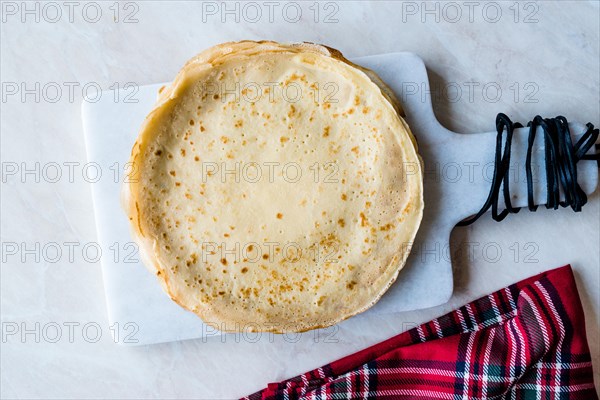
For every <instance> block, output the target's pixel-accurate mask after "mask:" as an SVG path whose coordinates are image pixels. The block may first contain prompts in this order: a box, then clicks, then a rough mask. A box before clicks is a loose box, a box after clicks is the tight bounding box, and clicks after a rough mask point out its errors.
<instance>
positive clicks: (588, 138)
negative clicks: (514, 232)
mask: <svg viewBox="0 0 600 400" xmlns="http://www.w3.org/2000/svg"><path fill="white" fill-rule="evenodd" d="M527 126H528V127H529V137H528V141H527V158H526V160H525V172H526V175H527V206H528V207H527V208H528V209H529V211H535V210H537V206H536V205H535V201H534V198H533V173H532V170H531V154H532V150H533V143H534V142H535V136H536V132H537V128H538V127H541V128H542V131H543V134H544V157H545V167H546V193H547V194H546V208H552V209H555V210H556V209H557V208H558V206H559V205H560V206H561V207H571V208H572V209H573V211H575V212H579V211H581V208H582V207H583V206H584V205H585V203H587V196H586V194H585V192H584V191H583V190H582V189H581V186H579V184H578V183H577V163H578V162H579V161H580V160H596V161H597V162H598V163H599V166H600V153H596V154H586V153H587V152H588V150H589V149H590V148H591V147H592V146H593V145H594V144H595V143H596V140H597V139H598V134H599V131H598V129H594V125H592V124H591V123H587V124H586V131H585V133H584V134H583V135H582V136H581V138H580V139H579V140H578V141H577V143H575V144H573V142H572V140H571V131H570V130H569V123H568V121H567V119H566V118H565V117H563V116H558V117H556V118H542V117H540V116H539V115H537V116H536V117H535V118H534V119H533V121H530V122H529V123H528V124H527ZM522 127H523V125H521V124H520V123H518V122H515V123H513V122H512V121H511V120H510V118H508V117H507V116H506V115H505V114H503V113H500V114H498V115H497V116H496V132H497V133H498V134H497V136H496V153H495V157H494V175H493V178H492V185H491V188H490V193H489V194H488V197H487V200H486V201H485V203H484V205H483V207H481V210H479V212H478V213H477V214H475V215H474V216H472V217H469V218H467V219H464V220H463V221H461V222H459V223H458V225H459V226H467V225H471V224H472V223H473V222H475V221H477V219H479V217H481V216H482V215H483V214H485V213H486V212H487V211H488V210H489V208H490V207H491V208H492V218H493V219H494V220H495V221H502V220H503V219H504V218H506V216H507V215H508V214H511V213H512V214H516V213H518V212H519V210H521V208H520V207H513V206H512V203H511V201H510V188H509V187H510V182H509V169H510V153H511V145H512V138H513V131H514V130H515V129H516V128H522ZM505 134H506V136H505ZM503 143H504V145H503ZM598 147H599V146H598V145H596V149H598ZM503 150H504V151H503ZM500 187H502V195H503V198H504V206H505V209H504V210H502V211H501V212H500V213H499V212H498V198H499V196H500ZM561 188H562V191H563V194H564V196H565V200H564V201H560V191H561Z"/></svg>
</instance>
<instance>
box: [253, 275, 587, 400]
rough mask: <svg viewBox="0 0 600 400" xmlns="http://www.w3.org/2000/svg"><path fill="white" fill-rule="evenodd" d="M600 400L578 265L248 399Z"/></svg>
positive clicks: (494, 295)
mask: <svg viewBox="0 0 600 400" xmlns="http://www.w3.org/2000/svg"><path fill="white" fill-rule="evenodd" d="M358 398H360V399H375V398H377V399H491V398H499V399H581V400H590V399H597V398H598V396H597V393H596V390H595V387H594V382H593V373H592V363H591V357H590V352H589V348H588V344H587V339H586V332H585V322H584V315H583V309H582V306H581V302H580V300H579V295H578V293H577V287H576V286H575V280H574V277H573V272H572V270H571V267H570V266H569V265H567V266H564V267H562V268H558V269H555V270H551V271H548V272H544V273H542V274H539V275H537V276H534V277H531V278H528V279H525V280H524V281H521V282H519V283H516V284H514V285H511V286H509V287H506V288H504V289H502V290H499V291H497V292H495V293H492V294H490V295H488V296H485V297H482V298H480V299H479V300H476V301H474V302H472V303H469V304H467V305H465V306H463V307H461V308H459V309H457V310H455V311H453V312H451V313H449V314H446V315H444V316H442V317H440V318H437V319H435V320H433V321H431V322H428V323H425V324H423V325H421V326H419V327H417V328H415V329H412V330H410V331H407V332H404V333H402V334H400V335H398V336H395V337H393V338H391V339H388V340H386V341H384V342H382V343H379V344H377V345H375V346H373V347H370V348H368V349H365V350H362V351H360V352H358V353H356V354H353V355H350V356H348V357H346V358H343V359H341V360H339V361H336V362H333V363H331V364H328V365H325V366H323V367H321V368H317V369H315V370H313V371H310V372H307V373H304V374H302V375H300V376H297V377H295V378H292V379H289V380H286V381H283V382H280V383H273V384H270V385H269V386H268V388H266V389H264V390H262V391H260V392H257V393H255V394H252V395H250V396H248V397H245V399H248V400H258V399H265V400H266V399H358Z"/></svg>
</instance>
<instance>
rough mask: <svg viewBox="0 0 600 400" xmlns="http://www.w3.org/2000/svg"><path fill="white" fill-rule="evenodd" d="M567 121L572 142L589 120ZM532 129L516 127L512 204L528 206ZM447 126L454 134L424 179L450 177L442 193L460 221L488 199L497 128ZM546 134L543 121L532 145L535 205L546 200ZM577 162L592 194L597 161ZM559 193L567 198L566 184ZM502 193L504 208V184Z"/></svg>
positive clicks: (582, 182) (583, 182) (579, 174)
mask: <svg viewBox="0 0 600 400" xmlns="http://www.w3.org/2000/svg"><path fill="white" fill-rule="evenodd" d="M568 126H569V131H570V133H571V140H572V142H573V143H577V142H578V141H579V140H580V139H581V138H582V137H583V136H584V134H585V133H586V131H587V130H588V127H586V125H583V124H581V123H577V122H574V123H569V124H568ZM529 131H530V129H529V128H528V127H522V128H516V129H514V130H513V132H512V133H513V134H512V143H511V153H510V162H509V163H508V165H507V175H508V177H509V193H510V203H511V205H512V207H513V208H522V207H527V206H528V194H529V190H528V184H527V169H526V160H527V150H528V145H529V136H530V132H529ZM596 131H597V130H596ZM448 132H449V135H450V136H449V138H448V139H449V140H448V141H446V142H445V143H444V146H443V147H442V149H438V150H436V152H437V153H438V154H436V155H437V159H438V160H440V161H439V164H440V165H436V166H428V165H425V166H424V180H428V179H437V180H440V179H443V180H445V183H446V184H445V185H441V186H442V187H443V190H444V191H445V193H440V195H441V196H442V198H443V199H444V200H443V201H444V203H446V204H450V207H449V209H448V212H449V213H451V214H452V215H453V217H454V218H453V219H454V220H455V222H456V223H459V222H460V221H463V220H465V219H468V218H469V217H472V216H474V215H476V214H478V213H479V211H480V210H481V209H482V206H483V205H485V204H486V202H487V201H488V197H489V194H490V188H491V187H492V183H493V182H494V171H495V156H496V143H497V136H498V133H497V132H486V133H478V134H460V133H455V132H451V131H448ZM505 133H506V132H505ZM543 138H544V132H543V129H542V128H541V127H539V126H538V127H537V129H536V140H535V141H534V143H533V145H532V148H531V167H532V168H531V170H532V188H531V189H532V192H531V194H532V195H533V204H534V205H535V206H538V205H545V204H546V202H547V178H546V163H545V160H546V150H545V145H544V140H543ZM592 148H594V146H592ZM576 165H577V168H576V177H577V183H578V184H579V186H580V187H581V190H582V191H583V192H584V193H585V194H586V195H590V194H592V193H593V192H594V191H595V190H596V188H597V186H598V163H597V162H594V161H590V160H581V161H580V162H578V163H577V164H576ZM432 169H433V170H432ZM558 197H559V199H560V201H561V202H564V201H565V192H564V189H563V187H562V185H559V194H558ZM498 199H499V200H498V208H499V209H500V210H503V209H505V204H504V200H503V193H502V190H500V193H499V196H498Z"/></svg>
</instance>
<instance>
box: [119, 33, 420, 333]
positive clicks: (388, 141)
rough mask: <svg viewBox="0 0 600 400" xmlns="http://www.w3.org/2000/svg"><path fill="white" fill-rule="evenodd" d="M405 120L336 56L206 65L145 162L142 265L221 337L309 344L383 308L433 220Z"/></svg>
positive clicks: (235, 54)
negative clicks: (309, 336) (270, 336)
mask: <svg viewBox="0 0 600 400" xmlns="http://www.w3.org/2000/svg"><path fill="white" fill-rule="evenodd" d="M400 110H401V109H400V107H399V105H398V103H397V102H396V101H395V99H394V98H393V95H392V94H391V91H389V90H388V89H387V88H386V87H385V86H384V85H383V83H382V82H381V80H380V79H379V78H377V76H376V75H375V74H374V73H373V72H371V71H368V70H365V69H363V68H360V67H357V66H355V65H354V64H351V63H350V62H348V61H347V60H345V59H344V58H343V57H342V56H341V54H340V53H339V52H337V51H335V50H333V49H329V48H326V47H324V46H319V45H314V44H307V43H303V44H300V45H285V44H278V43H274V42H248V41H246V42H238V43H225V44H222V45H219V46H216V47H213V48H211V49H208V50H206V51H205V52H203V53H201V54H199V55H198V56H196V57H194V58H193V59H192V60H190V61H189V62H188V63H187V64H186V65H185V66H184V68H183V69H182V70H181V71H180V73H179V74H178V75H177V77H176V79H175V81H174V82H173V84H171V85H170V86H169V87H167V88H164V89H163V90H162V91H161V93H160V95H159V99H158V102H157V104H156V106H155V108H154V110H153V111H152V112H151V113H150V114H149V115H148V117H147V118H146V121H145V123H144V125H143V127H142V129H141V131H140V134H139V137H138V139H137V141H136V143H135V145H134V147H133V150H132V155H131V162H132V163H133V168H132V171H133V172H132V173H131V174H130V176H129V180H128V181H129V182H128V183H126V184H125V185H124V191H123V193H124V205H125V208H126V210H127V213H128V216H129V219H130V221H131V226H132V228H133V229H132V230H133V235H134V237H135V239H136V240H137V242H138V243H139V245H140V253H141V254H142V257H143V259H144V261H145V264H146V265H147V266H148V267H149V268H151V270H152V271H153V272H154V273H156V275H157V276H158V278H159V281H160V282H161V284H162V285H163V287H164V289H165V290H166V291H167V292H168V293H169V295H170V296H171V298H172V299H173V300H174V301H176V302H177V303H178V304H180V305H181V306H183V307H185V308H186V309H188V310H191V311H193V312H194V313H196V314H197V315H198V316H200V317H201V318H202V319H203V320H204V321H205V322H207V323H211V324H214V325H216V326H217V327H218V328H219V329H221V330H224V331H236V330H240V329H245V330H252V331H270V332H298V331H304V330H308V329H313V328H317V327H325V326H330V325H332V324H335V323H337V322H339V321H342V320H343V319H346V318H348V317H350V316H352V315H355V314H357V313H359V312H362V311H364V310H366V309H367V308H369V307H371V306H372V305H373V304H375V303H376V302H377V300H378V299H379V298H380V297H381V296H382V295H383V293H385V291H386V290H387V289H388V288H389V286H390V285H391V284H392V283H393V282H394V280H395V279H396V277H397V275H398V272H399V270H400V269H401V268H402V266H403V265H404V263H405V261H406V257H407V255H408V252H409V251H410V244H411V243H412V241H413V240H414V237H415V235H416V232H417V229H418V227H419V224H420V221H421V217H422V211H423V195H422V193H423V190H422V175H421V163H420V159H419V156H418V154H417V151H416V143H415V141H414V138H413V137H412V134H411V133H410V130H409V128H408V126H407V125H406V123H405V122H404V120H403V119H402V117H400V115H399V112H400Z"/></svg>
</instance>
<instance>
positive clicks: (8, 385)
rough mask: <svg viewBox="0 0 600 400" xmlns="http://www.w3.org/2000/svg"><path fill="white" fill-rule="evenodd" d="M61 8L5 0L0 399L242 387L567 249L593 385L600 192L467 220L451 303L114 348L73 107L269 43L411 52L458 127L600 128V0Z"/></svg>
mask: <svg viewBox="0 0 600 400" xmlns="http://www.w3.org/2000/svg"><path fill="white" fill-rule="evenodd" d="M49 4H50V5H46V3H41V2H40V3H34V2H31V3H26V4H24V3H21V2H12V1H7V2H3V3H2V22H1V40H0V41H1V47H0V50H1V54H0V59H1V65H0V66H1V80H2V103H1V107H2V110H1V113H0V115H1V150H0V151H1V157H2V195H1V196H2V197H1V200H2V203H1V211H2V218H1V240H2V258H3V259H2V268H1V287H0V289H1V300H2V302H1V319H2V342H1V343H0V344H1V353H0V357H1V365H0V367H1V370H2V376H1V382H0V397H2V398H119V399H125V398H136V399H138V398H186V399H188V398H190V399H191V398H195V399H221V398H234V397H237V396H241V395H245V394H247V393H250V392H253V391H255V390H257V389H260V388H262V387H264V386H265V385H266V384H267V383H269V382H273V381H278V380H281V379H285V378H287V377H290V376H293V375H296V374H298V373H301V372H303V371H305V370H307V369H311V368H314V367H317V366H320V365H322V364H325V363H327V362H329V361H332V360H334V359H337V358H339V357H341V356H344V355H347V354H350V353H352V352H354V351H357V350H359V349H362V348H364V347H366V346H369V345H371V344H374V343H377V342H379V341H381V340H383V339H386V338H388V337H390V336H393V335H395V334H397V333H400V332H402V331H404V330H407V329H409V328H411V327H413V326H415V325H416V324H419V323H421V322H425V321H427V320H429V319H431V318H433V317H436V316H439V315H441V314H443V313H445V312H448V311H450V310H452V309H454V308H456V307H457V306H460V305H462V304H464V303H465V302H467V301H470V300H473V299H475V298H477V297H479V296H481V295H483V294H486V293H488V292H491V291H493V290H496V289H499V288H501V287H503V286H505V285H507V284H510V283H513V282H515V281H518V280H520V279H522V278H525V277H528V276H530V275H533V274H535V273H537V272H541V271H544V270H547V269H551V268H554V267H558V266H561V265H564V264H566V263H571V264H572V266H573V268H574V270H575V274H576V278H577V284H578V287H579V290H580V294H581V298H582V302H583V305H584V309H585V312H586V324H587V334H588V340H589V344H590V348H591V351H592V356H593V363H594V367H595V371H596V384H597V387H599V386H598V383H599V382H600V373H599V372H598V371H600V340H599V339H600V330H599V327H598V325H599V316H600V304H599V303H600V254H599V251H600V250H599V243H600V238H599V235H600V233H599V231H600V226H599V224H600V218H599V216H600V198H599V195H598V191H596V193H594V194H593V195H592V196H590V199H589V204H588V205H586V206H585V207H584V210H583V212H581V213H573V212H572V211H571V210H570V209H561V210H558V211H547V210H545V209H544V210H539V211H538V212H537V213H535V214H534V213H528V212H527V211H522V212H521V213H520V214H518V215H513V216H510V217H509V218H508V219H507V220H505V221H504V222H502V223H495V222H493V221H492V220H491V218H490V217H489V216H487V217H484V218H482V219H481V220H480V221H478V222H477V223H476V224H475V225H472V226H471V227H469V228H457V229H455V230H454V231H453V234H452V238H451V242H452V245H453V248H454V249H453V252H454V258H453V264H454V266H455V291H454V295H453V297H452V299H451V300H450V302H449V303H448V304H446V305H443V306H439V307H436V308H433V309H427V310H421V311H415V312H407V313H401V314H396V315H389V316H375V315H368V314H367V315H360V316H358V317H355V318H352V319H350V320H348V321H346V322H344V323H342V324H340V325H339V326H338V327H337V328H335V329H332V330H329V331H320V332H316V333H315V332H309V333H305V334H302V335H300V336H298V337H296V336H289V337H285V336H273V335H262V336H261V337H260V338H258V340H254V339H255V338H254V337H244V336H242V337H239V336H238V337H236V336H224V337H223V338H213V339H208V340H190V341H184V342H176V343H167V344H161V345H153V346H140V347H122V346H118V345H116V344H114V342H113V339H112V337H111V335H110V329H109V327H108V323H107V318H106V308H105V301H104V291H103V284H102V274H101V270H100V263H99V262H97V260H96V258H97V257H96V255H95V253H94V249H95V247H94V246H93V245H89V243H94V242H95V240H96V230H95V222H94V214H93V205H92V203H91V194H90V183H89V182H88V181H87V180H90V174H92V173H91V171H89V170H87V171H83V170H84V166H85V163H86V155H85V145H84V138H83V133H82V125H81V117H80V106H81V102H82V96H83V93H84V92H85V90H87V89H89V90H90V91H91V90H92V89H93V88H96V87H101V88H102V89H108V88H111V87H112V88H114V87H116V86H114V85H119V87H122V86H123V85H125V84H126V83H128V82H133V83H134V84H137V85H143V84H149V83H156V82H163V81H168V80H170V79H172V77H173V76H174V75H175V73H176V72H177V71H178V70H179V68H180V67H181V66H182V65H183V63H184V62H185V61H186V60H187V59H188V58H190V57H191V56H192V55H194V54H196V53H197V52H199V51H201V50H203V49H205V48H207V47H209V46H211V45H214V44H217V43H220V42H224V41H230V40H241V39H274V40H278V41H302V40H304V41H312V42H318V43H324V44H327V45H329V46H332V47H334V48H337V49H340V50H341V51H342V52H343V53H344V54H345V55H347V56H352V57H355V56H363V55H370V54H378V53H386V52H395V51H412V52H414V53H416V54H418V55H419V56H420V57H422V58H423V59H424V61H425V63H426V65H427V67H428V70H429V74H430V79H431V82H432V87H433V89H434V90H433V95H432V97H433V102H434V110H435V112H436V114H437V116H438V119H439V120H440V121H441V122H442V123H444V124H445V125H446V126H447V127H448V128H449V129H452V130H455V131H459V132H465V133H469V132H483V131H490V130H492V129H493V128H494V118H495V115H496V113H497V112H500V111H502V112H505V113H507V114H508V115H509V116H510V117H512V118H513V119H514V120H519V121H522V122H526V121H527V120H529V119H530V118H531V117H533V116H534V115H535V114H538V113H540V114H542V115H544V116H555V115H557V114H563V115H565V116H566V117H567V118H569V119H570V120H573V121H580V122H588V121H590V122H592V123H594V124H596V125H598V124H599V123H600V109H599V97H598V94H599V92H600V63H599V61H598V60H599V59H600V57H599V56H600V54H599V44H598V43H599V14H600V9H599V5H598V3H597V2H595V1H590V2H585V1H577V2H575V1H574V2H569V3H568V5H566V6H565V5H564V2H563V5H559V2H556V1H544V2H539V3H533V2H529V3H517V4H516V5H515V3H514V2H492V3H484V2H475V3H468V2H466V3H463V2H456V3H438V2H430V3H427V4H424V3H422V2H410V1H405V2H401V1H391V2H376V3H375V2H373V3H368V2H341V1H340V2H323V3H317V4H316V5H315V3H313V2H291V3H286V2H275V5H269V4H270V3H269V2H255V3H252V5H250V6H247V5H246V3H242V2H240V3H235V2H232V3H228V4H227V5H223V4H222V3H221V2H204V3H194V2H159V1H137V2H123V3H114V2H112V1H111V2H97V3H85V2H81V3H80V2H74V3H68V2H66V3H63V2H56V3H49ZM115 4H116V5H115ZM448 4H450V5H448ZM24 7H27V10H24V9H23V8H24ZM224 7H227V10H225V9H224ZM298 10H300V12H301V13H302V15H301V17H300V19H299V20H297V21H296V19H297V17H296V16H297V15H298V14H297V13H298ZM316 10H318V13H316ZM116 11H118V13H116ZM227 11H229V12H227ZM257 11H260V15H259V14H257ZM126 21H127V22H126ZM325 21H327V22H325ZM470 88H471V89H470ZM71 89H72V91H71ZM498 89H500V91H498ZM71 94H72V96H71ZM424 95H427V94H424ZM26 171H30V172H26ZM31 171H33V172H31ZM57 172H59V173H60V177H58V176H57ZM102 173H103V174H112V173H114V171H102ZM82 174H87V175H85V177H86V179H83V178H82ZM92 176H93V174H92ZM115 217H116V218H120V217H121V216H115ZM86 244H88V246H86ZM467 248H470V249H473V251H472V252H469V251H465V249H467ZM57 249H58V250H60V251H61V254H57ZM69 249H72V250H73V252H72V254H70V252H69ZM103 251H104V254H103V256H104V257H106V256H111V255H112V253H111V250H109V249H103ZM98 329H99V332H97V330H98ZM57 330H59V331H60V333H61V335H60V336H57V335H56V333H57ZM113 330H118V331H119V333H120V334H121V335H124V334H127V333H128V331H127V330H126V329H125V328H124V327H113ZM97 336H98V337H97Z"/></svg>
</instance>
